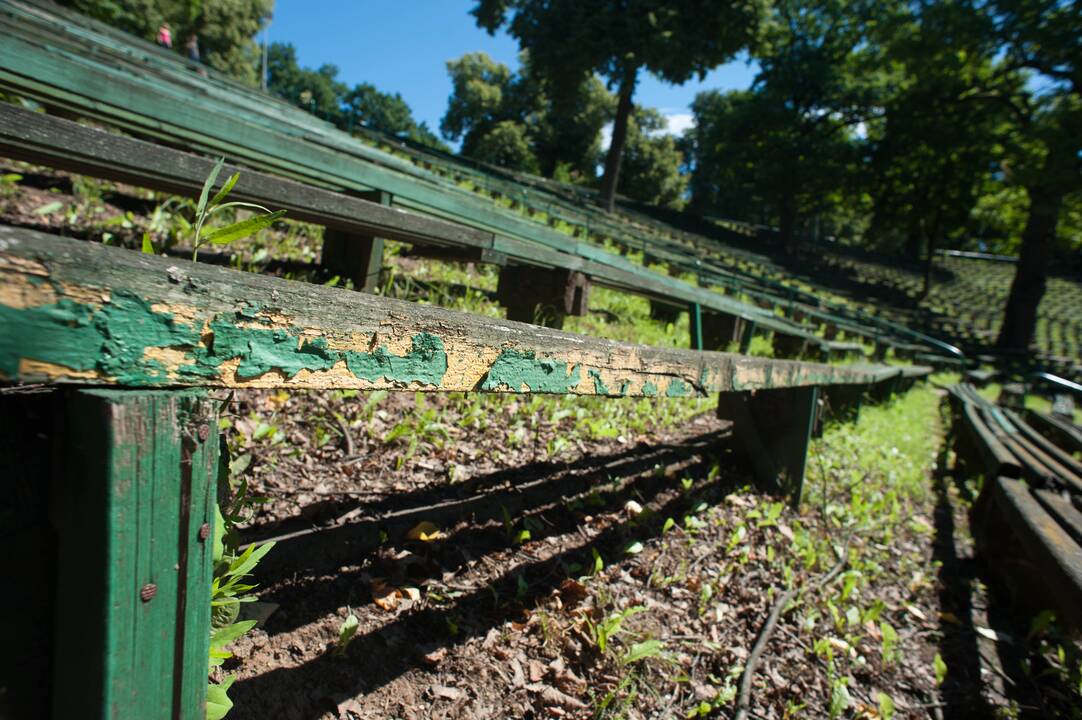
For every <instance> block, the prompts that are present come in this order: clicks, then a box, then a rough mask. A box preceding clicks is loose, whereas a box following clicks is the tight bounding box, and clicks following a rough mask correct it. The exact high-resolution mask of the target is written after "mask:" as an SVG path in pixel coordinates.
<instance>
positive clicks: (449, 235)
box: [0, 0, 930, 719]
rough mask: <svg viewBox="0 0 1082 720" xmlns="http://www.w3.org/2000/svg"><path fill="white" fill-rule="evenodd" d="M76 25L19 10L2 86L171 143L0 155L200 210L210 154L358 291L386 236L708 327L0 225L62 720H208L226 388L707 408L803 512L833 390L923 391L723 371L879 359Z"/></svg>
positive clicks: (830, 375)
mask: <svg viewBox="0 0 1082 720" xmlns="http://www.w3.org/2000/svg"><path fill="white" fill-rule="evenodd" d="M64 13H66V11H60V10H58V9H56V8H55V6H51V5H49V4H47V3H42V2H27V1H20V0H0V86H2V87H4V88H7V89H8V90H10V91H11V92H13V93H15V94H20V93H22V94H25V95H26V96H27V97H34V98H37V99H38V100H39V101H41V102H42V103H43V104H45V105H47V106H50V107H55V108H60V109H63V110H65V111H66V112H70V113H72V114H74V115H76V116H84V117H90V118H95V119H97V120H99V121H101V122H104V123H106V124H108V125H111V126H114V127H119V128H121V129H123V130H125V131H127V132H129V133H134V134H138V135H140V136H142V137H143V138H151V139H153V140H155V142H150V141H148V140H146V139H138V138H133V137H127V136H123V135H118V134H113V133H109V132H105V131H101V130H97V129H92V128H88V127H85V126H82V125H79V124H77V123H75V122H72V121H70V120H65V119H62V118H59V117H52V116H49V115H45V114H43V113H37V112H31V111H29V110H26V109H21V108H17V107H14V106H11V105H7V104H3V103H0V153H2V154H4V155H7V156H8V157H13V158H18V159H23V160H27V161H29V162H33V163H37V164H43V165H48V166H51V167H55V168H60V169H66V170H71V171H73V172H77V173H83V174H87V175H91V176H95V177H102V178H108V179H113V180H119V181H123V182H128V183H131V184H134V185H137V186H142V187H149V188H152V189H157V190H162V191H166V192H171V193H176V194H181V195H188V196H196V195H198V192H199V189H200V187H201V186H202V183H203V181H204V179H205V177H206V176H207V173H208V171H209V170H210V168H211V166H212V165H213V161H212V160H210V159H207V157H205V156H201V155H199V154H195V153H204V154H207V155H211V156H217V155H219V154H227V155H228V156H229V158H230V160H231V161H232V165H230V166H229V167H227V168H226V170H225V172H226V173H231V172H234V171H239V172H240V173H241V178H240V181H239V182H238V184H237V185H236V187H235V189H234V191H233V196H235V197H236V198H238V199H242V200H248V201H252V202H258V203H260V204H264V205H268V206H273V207H275V208H285V209H288V210H289V213H290V217H291V218H294V219H299V220H307V221H311V222H314V223H318V224H321V225H323V226H325V227H326V228H328V231H329V233H330V234H329V238H330V240H331V245H332V246H335V247H336V248H337V251H341V252H340V253H338V255H339V257H342V256H343V255H344V256H348V257H347V259H345V260H341V261H342V262H344V263H346V264H347V268H346V270H347V271H348V273H351V274H349V275H348V276H350V277H353V278H354V279H355V283H354V284H355V287H357V288H359V289H362V288H364V287H366V286H368V284H369V280H370V278H371V277H372V275H373V273H374V272H375V271H376V270H378V253H377V252H376V246H377V243H376V240H377V239H379V238H394V239H398V240H402V241H404V242H409V243H413V244H415V245H418V246H423V247H439V248H453V249H456V250H458V251H460V252H463V253H468V254H469V255H470V257H473V258H476V259H477V260H479V261H483V262H491V263H494V264H498V265H501V266H503V267H507V268H516V267H517V268H526V269H527V270H528V271H533V272H535V273H552V274H556V273H562V274H564V275H566V276H567V277H566V279H567V282H568V283H570V282H571V280H572V279H573V278H572V277H571V274H572V273H578V274H579V275H581V276H584V277H587V278H588V279H589V281H590V282H593V283H597V284H600V285H606V286H609V287H613V288H615V289H618V290H622V291H626V292H634V293H638V294H641V295H645V296H647V297H649V298H651V299H653V300H657V301H659V302H662V303H668V304H670V305H673V306H676V307H682V308H685V309H687V310H688V311H689V313H690V315H691V317H692V318H693V323H692V348H691V349H671V348H652V347H647V346H643V345H633V344H627V343H617V342H611V341H607V340H600V339H596V338H591V337H586V336H582V335H576V334H572V333H566V332H562V331H560V330H558V329H553V328H545V327H538V326H534V325H529V324H525V323H522V322H516V321H515V319H514V317H511V318H510V319H507V320H504V319H494V318H490V317H480V316H474V315H469V314H465V313H458V312H451V311H447V310H443V309H440V308H434V307H429V306H422V305H418V304H414V303H409V302H403V301H396V300H391V299H387V298H383V297H378V296H375V295H372V294H369V293H364V292H352V291H348V290H344V289H336V288H326V287H322V286H317V285H309V284H304V283H299V282H292V281H287V280H282V279H279V278H274V277H264V276H259V275H254V274H250V273H243V272H239V271H236V270H231V269H227V268H221V267H213V266H209V265H206V264H195V263H190V262H188V261H186V260H177V259H171V258H165V257H159V256H153V255H148V254H141V253H136V252H133V251H129V250H124V249H120V248H113V247H106V246H102V245H98V244H93V243H88V242H82V241H78V240H73V239H68V238H61V237H56V236H53V235H49V234H45V233H40V232H36V231H33V230H27V229H20V228H11V227H3V226H0V385H2V386H3V388H4V389H5V390H6V391H13V390H15V391H17V390H21V389H23V387H22V386H26V385H31V386H41V387H38V388H36V389H39V390H48V391H51V392H44V393H42V394H40V395H12V396H11V397H8V393H5V394H4V396H3V397H2V398H0V400H2V401H3V402H2V403H0V415H2V416H3V417H4V421H5V422H9V423H11V424H12V426H16V425H18V426H22V424H23V423H24V422H27V418H29V417H30V416H34V417H39V418H46V419H47V420H48V421H49V423H50V427H54V425H53V424H55V429H56V430H57V431H56V432H55V433H50V434H47V447H43V448H42V447H37V446H35V447H34V449H33V452H32V453H30V451H28V454H32V457H30V458H28V462H25V463H23V464H21V465H20V466H19V467H17V468H15V469H14V471H13V472H14V473H15V474H16V477H15V482H16V483H17V484H18V486H19V487H32V488H40V487H50V485H49V482H50V479H51V478H52V477H56V478H59V481H58V484H57V485H56V486H55V487H56V493H55V494H52V495H50V496H49V500H48V503H47V505H48V507H47V508H46V509H47V510H48V513H49V514H50V515H51V516H52V517H53V518H55V520H56V528H57V530H56V532H57V535H56V537H55V538H53V540H55V542H56V551H57V553H56V554H57V558H58V562H57V565H56V567H55V590H56V593H55V596H53V595H50V596H49V597H48V598H47V599H46V600H45V602H46V603H54V604H55V608H53V609H54V610H55V614H56V616H57V617H58V618H62V620H61V621H60V622H59V624H58V625H57V628H56V643H57V644H56V650H55V653H56V655H55V657H56V666H55V667H54V675H53V682H52V698H53V705H54V707H53V710H54V714H55V715H56V716H58V717H59V716H66V717H89V716H92V715H98V716H104V715H105V714H106V704H107V698H108V703H114V704H113V705H112V706H111V707H109V708H108V709H109V710H112V711H115V712H118V713H119V714H120V715H123V716H128V717H139V718H148V719H153V718H158V717H173V716H174V715H176V714H177V713H178V712H179V716H180V717H185V718H188V717H192V718H195V717H201V716H202V710H201V708H202V703H203V701H204V700H205V692H206V685H205V683H206V676H207V642H208V638H207V632H206V629H207V627H208V626H209V592H210V580H211V567H210V553H209V549H208V543H207V542H206V540H207V538H208V534H212V533H213V526H214V523H215V518H214V500H215V488H216V486H217V482H218V459H219V458H218V443H219V426H218V412H219V403H217V402H214V401H211V400H210V399H209V398H208V396H207V390H208V389H212V388H253V387H282V388H294V389H302V388H303V389H310V390H315V391H326V390H331V389H344V388H353V389H360V390H374V389H389V390H401V391H411V392H412V391H425V392H450V391H464V392H493V393H494V392H500V393H507V392H510V393H548V394H577V395H597V396H605V397H613V398H619V397H656V396H666V397H670V398H680V397H715V396H716V397H717V398H718V408H719V414H720V415H722V417H725V418H726V419H729V420H733V421H734V426H733V431H734V436H735V438H736V440H737V443H738V444H739V445H740V446H741V447H742V449H743V451H744V453H745V454H746V455H747V456H748V459H749V460H750V464H751V467H752V471H753V473H754V476H755V478H756V480H757V481H758V482H760V483H762V484H763V485H764V486H765V487H768V488H770V489H772V490H775V491H777V492H780V493H784V494H787V495H788V496H789V497H790V498H791V499H792V500H793V501H794V502H797V501H799V498H800V495H801V490H802V487H803V478H804V466H805V462H806V455H807V446H808V441H809V436H810V434H811V431H812V428H813V427H814V425H815V423H816V416H817V414H818V412H819V406H820V403H819V398H820V393H821V392H824V393H828V394H829V393H832V392H834V390H835V389H838V390H839V392H841V393H842V394H843V395H844V394H845V393H846V392H848V397H849V398H852V397H854V396H855V397H856V398H857V402H860V401H862V400H863V399H864V398H866V397H869V396H871V397H873V398H874V397H876V396H885V395H889V394H890V393H892V392H896V391H897V390H899V389H901V387H902V386H903V385H904V384H905V383H907V382H910V381H912V380H913V379H916V378H919V377H924V376H926V375H927V374H928V373H929V372H930V368H928V367H918V366H903V367H895V366H886V365H882V364H874V363H860V364H853V365H827V364H819V363H811V362H802V361H793V360H783V359H774V358H753V357H748V356H746V355H741V354H734V353H724V352H714V351H712V350H713V348H717V347H725V346H726V345H727V343H728V342H731V341H733V340H734V339H739V340H740V341H741V342H743V341H744V340H745V338H747V339H750V336H751V333H753V332H754V331H755V330H756V328H758V329H759V330H765V331H767V332H770V333H773V335H774V340H775V345H776V346H778V347H779V350H780V351H781V352H782V353H785V352H791V353H794V354H802V353H803V352H805V351H806V350H808V349H812V350H813V351H815V352H823V353H830V352H835V353H837V352H851V351H855V350H858V349H859V348H861V346H859V345H857V344H855V343H835V342H834V341H827V340H825V339H823V338H821V337H819V336H818V335H816V334H815V333H814V331H813V328H810V327H808V326H804V325H801V324H798V323H794V322H792V321H790V320H786V319H784V318H780V317H777V316H776V315H775V313H774V310H773V308H771V309H760V308H753V307H751V306H749V305H747V304H745V303H741V302H738V301H736V300H734V299H732V298H728V297H725V296H722V295H720V294H718V293H715V292H712V291H710V290H707V289H704V288H700V287H695V286H692V285H689V284H687V283H682V282H679V281H677V280H675V279H673V278H670V277H667V276H663V275H660V274H658V273H653V272H651V271H649V270H647V269H645V268H643V267H641V266H636V265H634V264H632V263H630V262H628V261H626V260H625V259H623V258H620V257H619V256H616V255H614V254H612V253H607V252H605V251H603V250H601V249H599V248H597V247H595V246H592V245H589V244H587V243H582V242H578V241H577V240H575V239H573V238H569V237H567V236H566V235H563V234H560V233H555V232H552V231H548V230H547V229H545V228H544V226H541V225H539V224H538V223H535V222H532V221H529V220H527V219H525V218H520V217H512V216H510V215H508V214H506V213H503V212H502V211H500V210H497V209H495V208H494V207H493V206H492V204H491V203H486V202H482V201H481V200H479V199H478V198H476V197H473V196H471V195H469V194H468V193H466V192H465V191H452V190H451V189H449V188H448V187H447V184H446V183H441V182H438V181H437V179H436V178H435V177H434V176H432V175H431V173H426V172H424V171H422V170H420V169H417V168H415V167H414V166H412V165H408V164H406V163H405V162H404V161H402V160H400V159H398V158H394V157H390V156H386V155H385V154H379V153H377V152H376V151H374V150H373V149H371V148H368V147H365V146H362V145H361V144H360V143H356V142H354V141H353V139H352V138H349V137H348V136H345V135H344V134H342V133H338V132H337V131H334V130H333V129H331V128H329V127H327V126H326V124H325V123H320V122H319V121H315V120H314V119H312V118H311V117H310V116H308V115H306V114H305V113H303V112H302V111H300V110H297V109H296V108H290V107H289V106H286V105H285V104H283V103H279V102H276V101H272V100H270V99H269V98H266V97H265V96H262V95H259V94H258V93H257V92H255V91H253V90H250V89H247V88H243V87H241V86H238V85H236V84H231V83H230V82H228V81H225V80H220V79H215V78H214V77H213V74H212V77H211V78H210V79H205V78H202V77H201V76H199V75H197V74H195V73H192V72H190V70H189V69H188V68H187V67H186V66H185V65H184V64H183V63H182V62H179V61H177V60H176V59H175V58H173V57H171V56H170V55H169V54H167V53H164V52H161V51H160V50H159V49H157V48H153V47H150V48H148V47H146V46H144V45H141V44H139V43H134V42H131V41H129V40H128V39H126V38H124V37H123V36H122V35H121V34H120V33H117V32H115V31H109V30H107V29H105V28H103V27H101V26H98V25H95V24H93V23H89V24H88V26H87V27H80V28H78V32H69V31H68V30H69V29H67V28H65V26H64V23H63V22H61V21H60V20H58V19H57V18H61V17H68V18H71V17H73V16H71V15H65V14H64ZM208 125H210V126H212V127H207V126H208ZM253 138H254V139H253ZM178 148H181V149H178ZM358 195H360V196H358ZM358 249H359V250H361V251H363V252H359V251H358ZM324 250H325V253H326V251H327V247H325V248H324ZM337 251H336V252H337ZM336 252H331V253H327V254H329V255H331V256H334V255H335V254H336ZM675 253H676V251H675V250H673V254H674V257H675ZM511 272H519V273H521V272H523V271H522V270H521V269H520V270H513V271H511ZM509 276H510V275H509ZM550 277H551V276H550ZM530 299H531V298H526V300H530ZM532 299H533V300H535V301H538V302H540V301H542V300H547V298H532ZM856 324H857V325H859V323H856ZM723 340H724V343H723V342H722V341H723ZM787 344H788V346H787ZM793 346H797V347H798V349H796V350H794V349H793ZM861 352H863V351H862V350H861ZM843 388H844V389H845V390H842V389H843ZM839 397H841V396H839ZM13 398H14V399H13ZM840 403H841V400H839V404H840ZM28 411H30V412H28ZM43 442H44V441H43ZM31 496H33V493H31ZM20 497H21V496H20ZM33 510H34V511H36V512H39V511H40V508H37V507H36V506H35V508H33ZM28 512H29V510H28ZM50 592H51V590H50ZM40 600H41V597H39V596H35V595H33V594H32V593H31V594H27V597H26V598H25V600H24V602H25V603H26V604H30V603H34V602H38V601H40ZM162 628H167V631H166V632H163V631H162V630H161V629H162ZM109 653H112V655H109ZM87 659H91V662H90V663H87ZM98 659H101V660H102V662H100V663H98V662H94V661H96V660H98ZM106 661H107V662H106ZM87 666H88V667H87ZM144 666H145V667H153V668H157V670H156V672H155V675H154V679H155V682H154V684H153V685H151V684H150V683H144V686H143V687H142V689H141V691H140V692H135V688H134V687H133V683H134V682H135V681H136V679H133V678H129V677H127V676H126V675H125V673H123V672H121V671H120V670H117V668H129V667H144ZM36 679H40V678H36ZM88 708H93V710H88ZM178 708H179V710H178Z"/></svg>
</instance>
